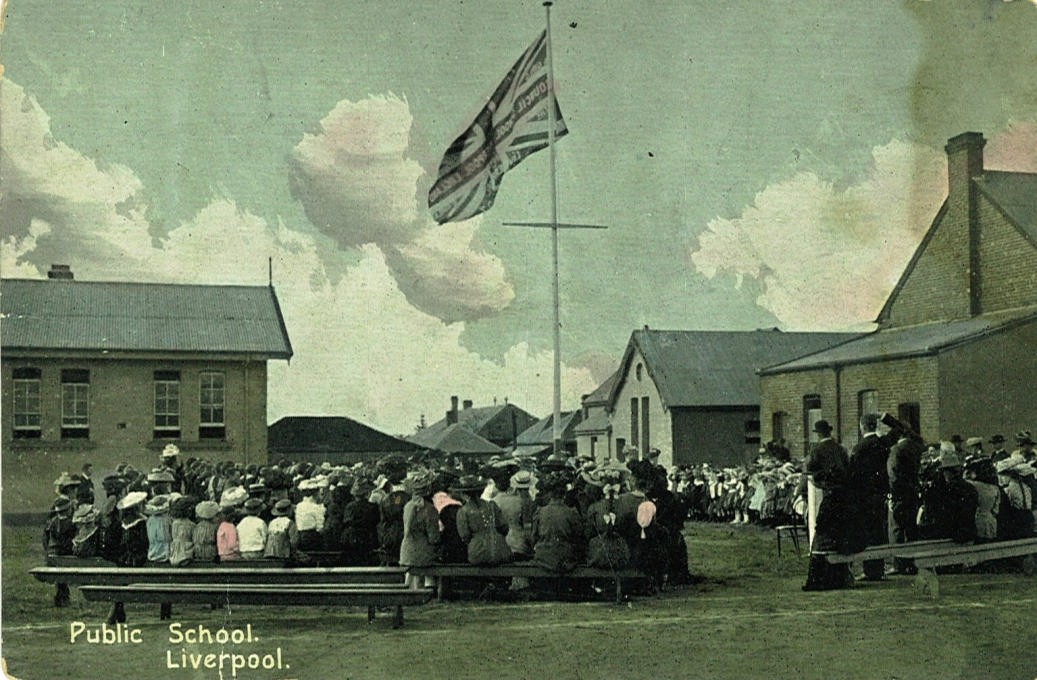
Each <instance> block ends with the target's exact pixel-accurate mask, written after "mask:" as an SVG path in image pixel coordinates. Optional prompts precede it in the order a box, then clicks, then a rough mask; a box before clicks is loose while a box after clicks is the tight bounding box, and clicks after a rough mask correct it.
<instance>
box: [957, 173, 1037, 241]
mask: <svg viewBox="0 0 1037 680" xmlns="http://www.w3.org/2000/svg"><path fill="white" fill-rule="evenodd" d="M972 181H973V182H975V183H976V186H978V187H979V188H980V189H981V190H982V191H983V193H984V194H985V195H986V196H987V198H989V199H990V200H991V202H992V203H994V205H996V206H997V207H998V208H1000V209H1001V211H1002V212H1003V213H1004V214H1005V215H1006V216H1007V217H1008V219H1009V220H1011V221H1012V222H1013V223H1014V224H1015V225H1016V226H1017V227H1018V228H1019V230H1020V231H1022V232H1023V235H1024V236H1026V237H1027V238H1028V239H1029V240H1030V242H1031V243H1033V244H1034V245H1037V174H1033V173H1028V172H999V171H996V170H987V171H985V172H984V173H983V175H982V176H981V177H976V178H974V179H973V180H972Z"/></svg>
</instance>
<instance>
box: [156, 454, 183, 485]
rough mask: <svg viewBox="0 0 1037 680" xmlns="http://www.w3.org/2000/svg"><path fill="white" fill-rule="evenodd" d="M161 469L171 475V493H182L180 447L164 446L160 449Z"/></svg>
mask: <svg viewBox="0 0 1037 680" xmlns="http://www.w3.org/2000/svg"><path fill="white" fill-rule="evenodd" d="M161 458H162V467H163V468H165V469H166V470H168V471H169V473H170V474H172V475H173V488H172V491H175V492H177V493H184V466H183V464H181V462H180V447H179V446H177V445H176V444H166V447H165V448H164V449H162V456H161Z"/></svg>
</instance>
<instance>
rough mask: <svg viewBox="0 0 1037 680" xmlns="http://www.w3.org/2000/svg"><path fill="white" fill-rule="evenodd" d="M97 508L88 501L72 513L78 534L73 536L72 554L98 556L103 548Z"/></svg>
mask: <svg viewBox="0 0 1037 680" xmlns="http://www.w3.org/2000/svg"><path fill="white" fill-rule="evenodd" d="M97 518H98V514H97V510H95V509H94V506H93V504H91V503H86V504H84V505H80V506H79V507H78V508H76V511H75V512H74V513H73V514H72V524H73V525H74V526H75V528H76V535H75V536H74V537H73V538H72V554H73V555H75V556H76V557H96V556H97V555H98V553H99V552H100V550H101V532H100V531H98V528H97Z"/></svg>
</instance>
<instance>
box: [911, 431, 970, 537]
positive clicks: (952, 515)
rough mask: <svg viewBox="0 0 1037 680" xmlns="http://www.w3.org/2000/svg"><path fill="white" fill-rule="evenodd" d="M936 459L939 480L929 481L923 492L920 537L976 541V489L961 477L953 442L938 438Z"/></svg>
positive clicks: (960, 467) (960, 462)
mask: <svg viewBox="0 0 1037 680" xmlns="http://www.w3.org/2000/svg"><path fill="white" fill-rule="evenodd" d="M938 461H939V469H940V476H941V477H942V483H939V484H934V485H932V486H931V487H929V488H928V489H927V490H926V491H925V492H923V496H922V505H923V510H922V515H923V517H924V522H923V523H922V525H921V526H920V529H922V538H926V539H938V538H949V539H951V540H953V541H954V542H956V543H968V542H970V541H975V540H976V508H977V507H978V506H979V493H978V492H977V491H976V487H974V486H972V485H971V484H969V483H968V482H966V481H965V479H964V478H963V477H962V461H961V458H959V457H958V452H957V451H956V450H955V447H954V444H953V443H951V442H941V444H940V457H939V458H938Z"/></svg>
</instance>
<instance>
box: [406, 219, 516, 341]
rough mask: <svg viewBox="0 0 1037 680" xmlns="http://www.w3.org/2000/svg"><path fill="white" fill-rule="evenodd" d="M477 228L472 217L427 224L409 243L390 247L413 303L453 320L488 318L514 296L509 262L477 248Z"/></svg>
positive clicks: (450, 320)
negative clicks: (505, 266) (475, 243)
mask: <svg viewBox="0 0 1037 680" xmlns="http://www.w3.org/2000/svg"><path fill="white" fill-rule="evenodd" d="M475 229H476V227H475V224H474V223H473V222H472V221H468V222H461V223H457V224H446V225H443V226H434V227H428V228H426V229H425V230H423V231H422V232H421V234H420V235H419V236H418V237H417V238H416V239H414V240H413V241H411V242H410V243H405V244H402V245H399V246H388V247H387V248H386V249H385V251H386V262H387V264H388V265H389V267H390V269H392V271H393V272H394V273H395V275H396V281H397V283H398V284H399V287H400V290H401V291H403V293H404V295H406V296H407V299H408V300H409V301H410V302H411V304H413V305H414V306H415V307H417V308H418V309H421V310H423V311H425V312H428V313H429V314H432V315H434V316H437V317H439V318H440V319H442V320H443V321H446V322H447V323H452V322H455V321H465V320H470V319H478V318H481V317H485V316H489V315H491V314H493V313H495V312H498V311H500V310H502V309H504V308H505V307H507V306H508V304H510V303H511V301H512V300H514V299H515V290H514V288H513V287H512V286H511V284H510V283H509V282H508V281H507V273H506V272H505V270H504V263H503V262H501V261H500V259H499V258H497V257H496V256H494V255H491V254H489V253H484V252H481V251H479V250H475V249H474V248H473V247H472V239H473V238H474V236H475Z"/></svg>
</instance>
